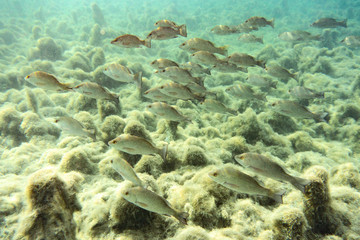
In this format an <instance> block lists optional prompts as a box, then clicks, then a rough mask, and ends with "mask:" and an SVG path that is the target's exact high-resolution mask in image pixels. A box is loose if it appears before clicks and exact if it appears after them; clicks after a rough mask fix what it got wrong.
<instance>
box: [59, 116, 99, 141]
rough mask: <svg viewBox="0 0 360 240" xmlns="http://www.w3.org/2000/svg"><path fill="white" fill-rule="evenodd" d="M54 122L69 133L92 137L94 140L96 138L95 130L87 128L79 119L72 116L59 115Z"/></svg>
mask: <svg viewBox="0 0 360 240" xmlns="http://www.w3.org/2000/svg"><path fill="white" fill-rule="evenodd" d="M54 122H55V123H56V125H58V126H59V128H60V129H61V130H62V131H64V132H66V133H67V134H71V135H76V136H85V137H90V138H92V139H93V140H96V135H95V131H90V130H86V129H85V127H84V126H83V125H82V124H81V123H80V122H79V121H78V120H76V119H74V118H72V117H68V116H65V117H58V118H56V119H55V120H54Z"/></svg>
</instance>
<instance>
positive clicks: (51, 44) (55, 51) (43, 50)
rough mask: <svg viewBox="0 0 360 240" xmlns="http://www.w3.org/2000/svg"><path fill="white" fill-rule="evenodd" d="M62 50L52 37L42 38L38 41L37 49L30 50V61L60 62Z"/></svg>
mask: <svg viewBox="0 0 360 240" xmlns="http://www.w3.org/2000/svg"><path fill="white" fill-rule="evenodd" d="M62 52H63V50H62V48H61V46H59V45H58V44H57V43H56V42H55V41H54V39H52V38H50V37H44V38H40V39H39V40H38V41H37V44H36V48H32V49H30V52H29V55H28V57H29V59H36V58H40V59H45V60H50V61H56V60H60V59H61V57H62Z"/></svg>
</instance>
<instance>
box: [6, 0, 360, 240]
mask: <svg viewBox="0 0 360 240" xmlns="http://www.w3.org/2000/svg"><path fill="white" fill-rule="evenodd" d="M97 5H98V6H99V7H100V9H101V12H96V10H94V7H92V5H91V3H89V2H88V1H77V2H71V3H70V2H69V3H66V2H64V1H1V9H0V11H1V19H0V67H1V73H0V91H1V92H0V102H1V108H0V133H1V137H0V140H1V145H0V153H1V159H0V238H1V239H49V240H52V239H119V240H120V239H121V240H125V239H126V240H130V239H131V240H138V239H179V240H186V239H188V240H190V239H199V240H200V239H201V240H205V239H216V240H217V239H221V240H222V239H224V240H225V239H226V240H230V239H239V240H241V239H244V240H245V239H246V240H248V239H249V240H250V239H286V240H289V239H311V240H313V239H354V240H355V239H360V214H359V212H360V193H359V191H360V174H359V167H360V161H359V153H360V122H359V119H360V107H359V103H360V101H359V94H360V70H359V67H360V52H359V50H358V49H356V48H348V47H347V46H344V45H342V44H341V43H340V41H341V40H342V39H343V38H344V37H346V36H349V35H360V30H359V21H360V7H359V4H358V2H357V1H316V3H312V2H310V1H297V2H296V3H295V2H292V1H285V0H284V1H271V2H270V1H241V2H239V1H225V2H223V1H217V2H214V1H213V2H210V1H189V2H186V1H185V2H174V1H168V2H162V3H160V1H128V2H126V1H121V2H118V1H113V2H110V1H109V2H108V1H106V2H100V1H99V2H97ZM101 14H103V16H104V19H102V18H101ZM257 15H259V16H264V17H266V18H268V19H271V18H275V28H274V29H272V28H271V27H265V28H262V29H260V30H259V31H257V32H252V33H254V34H255V35H257V36H264V44H263V45H262V44H247V43H242V42H240V41H239V40H237V38H238V34H235V35H228V36H218V35H214V34H212V33H210V30H211V29H212V27H214V26H215V25H219V24H224V25H237V24H240V23H242V22H244V21H245V20H246V19H248V18H249V17H251V16H257ZM321 17H334V18H337V19H348V28H333V29H315V28H311V27H310V26H309V25H310V24H311V23H312V22H314V21H315V20H317V19H319V18H321ZM160 19H170V20H173V21H175V22H176V23H178V24H183V23H184V24H186V25H187V28H188V37H187V38H184V37H178V38H176V39H171V40H166V41H155V40H154V41H152V47H151V49H148V48H145V47H143V48H138V49H123V48H118V47H116V46H113V45H111V44H110V41H111V40H112V39H114V38H115V37H117V36H119V35H121V34H125V33H130V34H136V35H138V36H140V37H141V38H145V37H146V35H147V34H148V33H149V32H150V31H151V30H153V29H154V28H155V27H154V23H155V22H156V21H158V20H160ZM299 29H300V30H306V31H309V32H311V33H312V34H314V35H315V34H321V36H322V40H321V41H307V42H297V43H288V42H283V41H281V40H280V39H279V38H278V34H279V33H282V32H284V31H292V30H299ZM193 37H200V38H204V39H208V40H211V41H213V42H214V43H215V44H216V45H217V46H222V45H229V54H231V53H234V52H245V53H248V54H251V55H253V56H255V57H257V58H258V59H261V60H264V61H266V62H267V63H270V62H276V63H278V64H279V65H281V66H283V67H285V68H287V69H289V70H291V71H293V72H298V76H299V78H298V81H299V82H301V83H302V84H303V85H304V86H306V87H308V88H312V89H315V90H317V91H322V92H325V98H324V99H315V100H311V101H309V102H307V104H308V107H309V109H311V110H312V111H315V112H319V111H326V112H328V113H329V115H328V122H319V123H317V122H315V121H314V120H312V119H305V120H304V119H295V118H292V117H287V116H283V115H279V114H278V113H275V112H274V111H272V110H271V109H270V107H269V103H272V102H274V101H276V100H279V99H290V96H289V94H288V89H290V88H292V87H294V86H296V85H298V84H299V82H298V81H296V80H294V79H291V80H289V81H280V80H278V79H275V78H274V81H278V84H277V89H265V90H264V89H263V90H262V91H264V92H265V93H266V97H267V100H268V101H267V102H261V101H249V100H243V99H238V98H236V97H234V96H231V95H229V94H227V93H226V92H225V89H226V88H228V87H229V86H232V85H234V84H236V83H240V82H245V81H246V80H245V79H246V77H247V74H246V73H243V72H240V73H220V72H216V71H212V75H211V76H210V77H207V78H206V80H205V86H206V87H207V88H208V90H209V91H210V92H213V93H216V96H217V100H219V101H221V102H222V103H224V104H225V105H226V106H228V107H229V108H231V109H238V110H239V113H238V114H237V115H236V116H233V115H230V114H220V113H214V112H208V111H205V110H204V109H203V108H201V107H200V106H199V103H198V102H197V101H183V100H178V101H176V102H173V103H172V104H173V105H176V107H177V108H178V109H179V111H181V112H182V113H183V114H184V115H185V116H187V117H189V118H190V119H191V120H192V121H191V122H180V123H179V124H176V123H174V122H168V121H166V120H164V119H161V118H159V117H156V116H155V115H153V114H151V113H149V112H147V111H146V110H145V106H146V105H147V104H148V103H150V102H151V100H149V99H146V98H144V97H141V96H140V95H139V92H138V91H137V88H136V86H135V85H132V84H123V83H119V82H116V81H114V80H112V79H111V78H109V77H107V76H106V75H104V74H103V69H104V67H105V66H107V65H108V64H110V63H113V62H118V63H121V64H123V65H126V66H127V67H129V68H130V69H132V70H133V71H134V72H139V71H142V72H143V80H144V88H145V89H147V88H150V87H154V86H157V85H159V84H162V83H164V82H165V81H164V80H162V79H160V78H157V77H155V76H154V75H153V72H154V70H153V69H152V68H151V66H150V64H149V63H150V62H151V61H153V60H155V59H157V58H161V57H162V58H169V59H172V60H174V61H176V62H178V63H183V62H186V61H189V56H190V54H189V53H188V52H185V51H184V50H182V49H180V48H179V47H178V46H179V45H180V43H182V42H184V41H185V40H186V39H189V38H193ZM248 70H249V72H250V73H253V72H257V73H259V74H261V75H264V76H268V75H267V73H266V72H265V71H264V70H262V69H261V68H259V67H253V68H249V69H248ZM34 71H45V72H48V73H51V74H54V75H55V76H56V77H57V78H58V79H59V80H60V81H61V82H65V83H69V84H72V85H74V86H75V85H76V84H79V83H81V82H82V81H93V82H97V83H99V84H101V85H102V86H105V87H108V88H109V89H110V90H111V91H112V92H114V93H117V94H119V96H120V105H121V107H120V108H119V107H117V106H115V104H114V103H112V102H111V101H106V100H96V99H91V98H88V97H84V96H83V95H80V94H78V93H74V92H67V93H64V92H62V93H56V92H51V91H46V90H43V89H41V88H36V87H34V86H32V85H31V84H28V83H26V82H25V81H24V77H25V76H27V75H28V74H30V73H31V72H34ZM254 89H256V88H254ZM256 90H257V91H260V89H256ZM67 115H68V116H72V117H74V118H75V119H77V120H78V121H80V122H81V123H82V124H83V125H84V126H85V127H86V128H87V129H91V130H95V131H96V133H97V140H96V141H92V139H91V138H86V137H79V136H73V135H71V134H64V133H63V134H62V133H61V130H60V129H59V128H57V127H56V126H55V125H54V124H53V123H51V119H53V118H55V117H59V116H67ZM122 133H130V134H134V135H141V136H146V137H148V138H150V139H151V140H152V141H153V142H155V143H156V145H158V146H160V145H161V144H163V143H164V142H165V141H167V142H169V154H168V157H167V159H166V161H163V160H162V159H161V157H160V156H158V155H154V156H152V155H144V156H138V155H136V156H132V155H128V154H124V153H121V152H119V151H117V150H115V149H113V148H110V147H109V146H107V142H108V141H109V140H111V139H113V138H115V137H116V136H118V135H120V134H122ZM249 151H252V152H257V153H261V154H263V155H266V156H268V157H270V158H272V159H273V160H275V161H277V162H279V163H282V165H283V166H285V167H286V168H287V169H288V170H289V171H291V172H292V173H293V174H294V175H297V176H301V177H304V178H308V179H309V180H311V186H310V187H309V188H308V192H307V195H306V196H304V194H302V193H301V192H300V191H299V190H297V189H295V188H293V187H292V186H291V185H290V184H288V183H280V182H278V181H275V180H271V179H268V178H262V177H261V176H258V175H254V174H252V173H251V172H249V174H252V176H256V178H257V179H258V180H260V181H262V182H263V183H264V185H265V186H266V187H268V188H271V189H274V190H275V191H281V190H286V193H285V195H284V197H283V204H275V203H274V202H273V201H271V200H269V199H267V198H266V197H259V196H248V195H245V194H237V193H235V192H234V191H231V190H229V189H226V188H224V187H222V186H220V185H218V184H216V183H215V182H213V181H212V180H211V179H210V178H209V177H208V175H207V173H208V172H209V171H211V170H212V169H214V168H216V167H218V166H220V165H222V164H232V165H233V166H234V167H236V168H238V169H242V168H241V167H240V166H239V165H236V162H235V161H234V158H233V157H234V156H235V155H237V154H241V153H244V152H249ZM119 155H120V156H121V157H123V158H125V159H126V160H127V161H129V162H130V163H131V164H132V165H133V166H134V169H135V171H136V172H137V173H138V175H139V177H140V178H141V179H142V180H143V181H144V182H145V183H146V184H147V185H148V186H149V187H148V188H149V189H150V190H152V191H155V192H156V193H158V194H160V195H161V196H163V197H164V198H166V199H167V200H168V201H169V202H170V203H171V205H172V206H173V207H174V208H175V209H178V210H181V211H185V212H188V214H189V218H188V225H182V224H180V223H179V222H178V221H177V220H176V219H174V218H170V217H167V216H161V215H158V214H156V213H150V212H148V211H145V210H143V209H141V208H138V207H136V206H135V205H133V204H131V203H129V202H127V201H126V200H124V199H123V198H122V197H121V196H120V193H119V187H120V186H121V183H122V182H123V179H122V178H121V176H120V175H119V174H117V173H116V172H115V170H113V168H112V167H111V164H110V160H111V158H113V157H115V156H119ZM245 171H246V169H245ZM51 236H52V237H51Z"/></svg>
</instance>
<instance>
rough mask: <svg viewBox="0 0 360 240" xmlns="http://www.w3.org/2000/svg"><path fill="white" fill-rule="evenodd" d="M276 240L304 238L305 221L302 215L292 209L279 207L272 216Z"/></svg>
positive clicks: (298, 239)
mask: <svg viewBox="0 0 360 240" xmlns="http://www.w3.org/2000/svg"><path fill="white" fill-rule="evenodd" d="M272 225H273V228H274V232H275V239H276V240H287V239H292V240H302V239H304V238H305V227H306V219H305V216H304V213H303V212H302V211H301V210H300V209H298V208H294V207H289V206H281V207H280V208H278V209H276V210H275V212H274V213H273V216H272Z"/></svg>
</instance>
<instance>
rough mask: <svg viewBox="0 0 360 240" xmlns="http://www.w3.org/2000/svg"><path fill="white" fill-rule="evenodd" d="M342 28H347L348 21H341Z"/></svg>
mask: <svg viewBox="0 0 360 240" xmlns="http://www.w3.org/2000/svg"><path fill="white" fill-rule="evenodd" d="M340 26H342V27H344V28H347V19H344V20H343V21H341V22H340Z"/></svg>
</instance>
